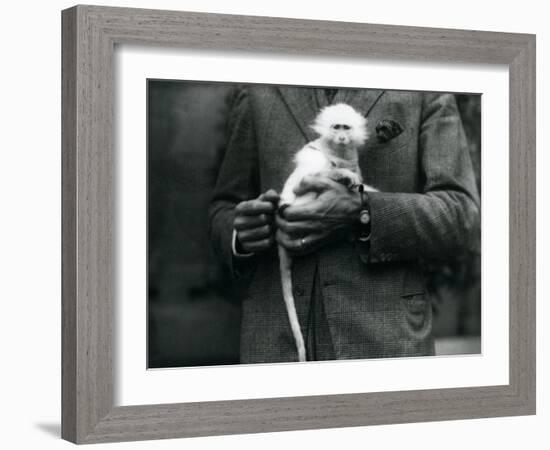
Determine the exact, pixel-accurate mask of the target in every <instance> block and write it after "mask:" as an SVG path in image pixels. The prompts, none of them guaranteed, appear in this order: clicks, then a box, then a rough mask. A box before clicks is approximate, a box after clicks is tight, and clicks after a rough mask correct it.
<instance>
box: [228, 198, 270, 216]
mask: <svg viewBox="0 0 550 450" xmlns="http://www.w3.org/2000/svg"><path fill="white" fill-rule="evenodd" d="M235 211H236V213H237V215H247V216H256V215H259V214H273V211H275V205H274V204H273V203H271V202H268V201H262V200H258V199H255V200H247V201H244V202H241V203H239V204H238V205H237V207H236V208H235Z"/></svg>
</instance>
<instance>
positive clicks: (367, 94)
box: [333, 89, 385, 117]
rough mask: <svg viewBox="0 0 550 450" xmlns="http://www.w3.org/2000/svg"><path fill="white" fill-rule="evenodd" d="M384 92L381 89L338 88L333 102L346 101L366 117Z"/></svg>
mask: <svg viewBox="0 0 550 450" xmlns="http://www.w3.org/2000/svg"><path fill="white" fill-rule="evenodd" d="M384 92H385V91H384V90H382V89H339V90H338V92H337V94H336V96H335V97H334V100H333V103H340V102H342V103H347V104H348V105H350V106H353V108H354V109H356V110H357V111H359V112H360V113H361V114H363V115H364V116H365V117H367V116H368V115H369V113H370V112H371V110H372V108H374V106H375V105H376V103H377V102H378V100H379V99H380V97H382V95H383V94H384Z"/></svg>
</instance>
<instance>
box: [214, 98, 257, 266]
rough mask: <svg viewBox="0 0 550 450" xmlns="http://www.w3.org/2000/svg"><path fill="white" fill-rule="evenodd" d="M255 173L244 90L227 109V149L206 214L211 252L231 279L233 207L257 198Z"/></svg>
mask: <svg viewBox="0 0 550 450" xmlns="http://www.w3.org/2000/svg"><path fill="white" fill-rule="evenodd" d="M258 173H259V169H258V157H257V146H256V136H255V132H254V124H253V120H252V111H251V108H250V102H249V95H248V91H247V90H246V88H243V89H240V90H239V91H238V92H237V94H236V95H235V96H234V98H233V99H232V105H231V106H230V111H229V116H228V120H227V128H226V148H225V152H224V156H223V160H222V163H221V166H220V170H219V172H218V178H217V181H216V186H215V188H214V194H213V197H212V201H211V203H210V207H209V211H208V216H209V232H210V240H211V242H212V245H213V248H214V251H215V252H216V254H217V255H218V257H219V258H220V260H221V261H222V262H223V263H224V264H225V265H226V266H227V267H228V268H229V269H230V271H231V273H232V274H233V275H234V276H237V275H239V273H238V272H239V270H238V269H239V264H238V262H237V261H236V258H235V257H234V256H233V252H232V235H233V219H234V217H235V207H236V205H237V204H238V203H240V202H242V201H244V200H249V199H251V198H255V197H257V196H258V195H259V175H258ZM239 259H240V258H239ZM246 259H247V260H249V259H250V258H246ZM252 259H254V258H252ZM244 264H250V262H249V261H248V262H244V261H243V262H242V264H240V267H241V269H242V266H243V265H244Z"/></svg>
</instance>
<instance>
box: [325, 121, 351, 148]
mask: <svg viewBox="0 0 550 450" xmlns="http://www.w3.org/2000/svg"><path fill="white" fill-rule="evenodd" d="M352 138H353V129H352V127H351V126H350V125H348V124H345V123H335V124H333V125H331V126H330V134H329V140H330V143H331V144H332V147H333V148H334V149H345V148H347V147H349V145H350V144H351V143H352Z"/></svg>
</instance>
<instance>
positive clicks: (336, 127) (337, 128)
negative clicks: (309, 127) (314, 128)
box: [332, 124, 341, 130]
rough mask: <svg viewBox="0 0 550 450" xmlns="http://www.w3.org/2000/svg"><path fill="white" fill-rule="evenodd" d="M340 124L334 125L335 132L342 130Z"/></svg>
mask: <svg viewBox="0 0 550 450" xmlns="http://www.w3.org/2000/svg"><path fill="white" fill-rule="evenodd" d="M340 126H341V125H340V124H336V125H333V126H332V128H334V129H335V130H339V129H340Z"/></svg>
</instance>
